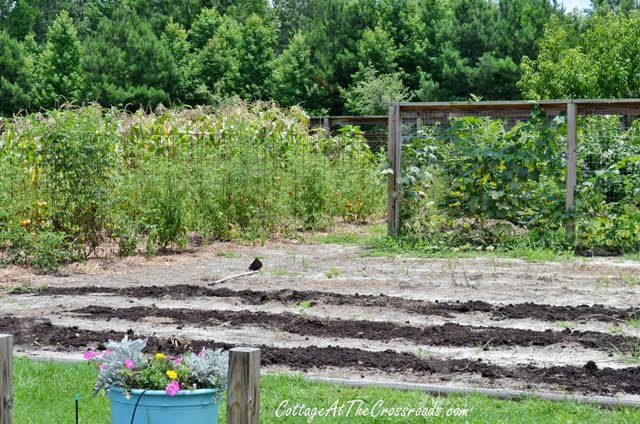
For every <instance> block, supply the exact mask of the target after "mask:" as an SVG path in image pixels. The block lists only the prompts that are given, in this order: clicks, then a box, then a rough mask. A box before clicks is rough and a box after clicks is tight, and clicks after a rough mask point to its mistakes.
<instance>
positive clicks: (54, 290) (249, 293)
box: [33, 284, 640, 322]
mask: <svg viewBox="0 0 640 424" xmlns="http://www.w3.org/2000/svg"><path fill="white" fill-rule="evenodd" d="M93 293H106V294H115V295H118V296H125V297H135V298H143V297H151V298H155V297H164V296H171V297H172V298H174V299H185V298H189V297H218V298H229V297H235V298H239V299H241V300H242V301H243V302H246V303H247V304H251V305H262V304H265V303H267V302H280V303H283V304H295V303H298V302H301V301H308V302H311V305H314V304H318V303H320V304H330V305H353V306H364V307H386V308H394V309H399V310H403V311H406V312H411V313H416V314H420V315H437V316H442V317H446V318H452V317H454V314H460V313H469V312H485V313H491V314H492V315H493V316H494V317H495V318H496V319H505V318H510V319H524V318H532V319H538V320H544V321H550V322H556V321H576V320H593V321H603V322H611V321H620V320H627V319H637V318H638V317H639V316H640V309H637V308H629V309H619V308H610V307H606V306H603V305H591V306H590V305H579V306H556V305H541V304H536V303H520V304H509V305H492V304H490V303H487V302H483V301H475V300H469V301H466V302H437V301H436V302H428V301H422V300H414V299H404V298H399V297H393V296H386V295H384V294H380V295H379V296H372V295H359V294H357V293H356V294H354V295H348V294H341V293H331V292H322V291H298V290H278V291H254V290H237V291H236V290H231V289H228V288H218V289H210V288H207V287H202V286H196V285H187V284H182V285H171V286H138V287H123V288H115V287H98V286H86V287H51V286H49V287H44V288H42V289H39V290H36V291H34V292H33V294H37V295H41V296H51V295H69V296H71V295H78V296H79V295H83V294H93Z"/></svg>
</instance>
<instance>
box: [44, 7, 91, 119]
mask: <svg viewBox="0 0 640 424" xmlns="http://www.w3.org/2000/svg"><path fill="white" fill-rule="evenodd" d="M81 57H82V46H81V45H80V41H79V40H78V35H77V32H76V29H75V27H74V26H73V22H72V21H71V18H70V17H69V15H68V14H67V12H61V13H60V15H58V17H57V18H56V19H55V21H53V24H52V25H51V27H50V28H49V32H48V33H47V42H46V44H45V48H44V50H43V51H42V54H41V55H40V66H38V75H37V81H36V87H35V93H34V97H35V101H36V103H37V105H38V106H39V107H44V108H51V107H55V106H56V105H57V104H58V103H61V102H65V101H68V102H74V101H78V100H80V99H81V98H82V94H83V91H84V75H83V72H82V66H81V64H80V60H81Z"/></svg>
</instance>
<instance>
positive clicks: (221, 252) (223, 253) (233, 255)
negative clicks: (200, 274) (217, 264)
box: [216, 250, 240, 258]
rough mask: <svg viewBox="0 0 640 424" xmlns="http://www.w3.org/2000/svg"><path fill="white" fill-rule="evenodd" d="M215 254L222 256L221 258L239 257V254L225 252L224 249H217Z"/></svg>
mask: <svg viewBox="0 0 640 424" xmlns="http://www.w3.org/2000/svg"><path fill="white" fill-rule="evenodd" d="M216 256H220V257H223V258H239V257H240V255H238V254H237V253H236V252H231V251H229V252H227V251H224V250H221V251H219V252H218V253H217V254H216Z"/></svg>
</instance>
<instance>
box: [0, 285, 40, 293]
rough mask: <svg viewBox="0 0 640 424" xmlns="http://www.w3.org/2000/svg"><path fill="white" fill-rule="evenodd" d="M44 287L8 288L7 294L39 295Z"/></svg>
mask: <svg viewBox="0 0 640 424" xmlns="http://www.w3.org/2000/svg"><path fill="white" fill-rule="evenodd" d="M43 289H44V286H42V285H41V286H14V287H8V288H7V289H6V292H7V293H8V294H29V293H37V292H39V291H42V290H43Z"/></svg>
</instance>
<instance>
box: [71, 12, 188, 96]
mask: <svg viewBox="0 0 640 424" xmlns="http://www.w3.org/2000/svg"><path fill="white" fill-rule="evenodd" d="M86 45H87V54H86V55H85V57H84V61H83V65H84V69H85V71H86V72H87V79H88V90H89V93H88V97H87V98H88V100H97V101H99V102H100V103H101V104H104V105H114V106H118V107H121V108H123V107H130V108H138V107H141V106H142V107H148V106H151V107H155V106H156V105H158V104H159V103H164V104H169V103H170V102H171V99H172V98H173V97H172V96H173V94H174V90H175V88H176V86H177V70H176V64H175V61H174V59H173V56H172V54H171V51H170V50H169V48H168V47H167V45H165V44H164V43H162V42H161V41H160V40H159V39H158V37H156V36H155V34H154V33H153V31H152V29H151V27H150V26H149V24H147V23H146V22H144V21H143V20H141V19H140V18H139V17H138V16H137V15H136V14H135V12H132V11H130V10H118V11H116V12H115V14H114V17H113V19H106V18H103V19H101V21H100V23H99V25H98V30H97V31H96V33H95V34H94V35H93V36H92V37H91V38H90V39H89V40H88V41H87V43H86Z"/></svg>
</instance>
